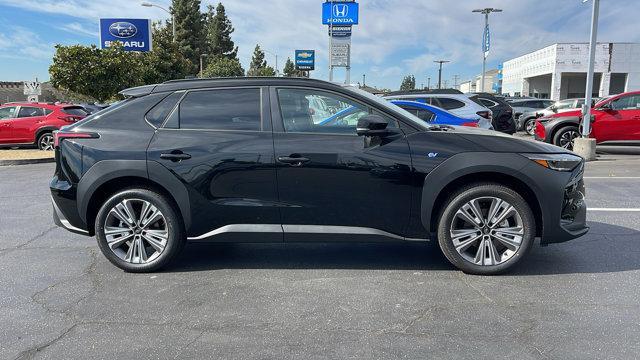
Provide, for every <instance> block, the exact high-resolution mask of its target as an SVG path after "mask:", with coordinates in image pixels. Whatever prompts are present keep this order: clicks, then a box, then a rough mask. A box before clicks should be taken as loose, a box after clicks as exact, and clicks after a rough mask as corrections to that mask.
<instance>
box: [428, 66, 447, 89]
mask: <svg viewBox="0 0 640 360" xmlns="http://www.w3.org/2000/svg"><path fill="white" fill-rule="evenodd" d="M433 62H434V63H438V64H440V68H439V69H438V89H441V88H442V64H444V63H448V62H449V60H434V61H433ZM429 79H431V78H429Z"/></svg>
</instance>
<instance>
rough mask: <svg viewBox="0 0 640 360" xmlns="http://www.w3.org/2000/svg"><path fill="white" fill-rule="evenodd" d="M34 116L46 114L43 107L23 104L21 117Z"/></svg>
mask: <svg viewBox="0 0 640 360" xmlns="http://www.w3.org/2000/svg"><path fill="white" fill-rule="evenodd" d="M32 116H44V111H42V109H41V108H37V107H33V106H21V107H20V111H18V117H19V118H25V117H32Z"/></svg>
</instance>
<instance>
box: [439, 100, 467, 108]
mask: <svg viewBox="0 0 640 360" xmlns="http://www.w3.org/2000/svg"><path fill="white" fill-rule="evenodd" d="M438 100H439V101H440V107H441V108H443V109H445V110H453V109H459V108H461V107H464V103H463V102H462V101H460V100H456V99H452V98H445V97H440V98H438Z"/></svg>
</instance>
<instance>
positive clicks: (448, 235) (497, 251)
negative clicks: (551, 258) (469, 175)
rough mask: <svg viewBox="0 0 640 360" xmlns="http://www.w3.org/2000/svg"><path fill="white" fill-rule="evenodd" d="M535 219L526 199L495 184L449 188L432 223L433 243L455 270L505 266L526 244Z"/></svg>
mask: <svg viewBox="0 0 640 360" xmlns="http://www.w3.org/2000/svg"><path fill="white" fill-rule="evenodd" d="M534 236H535V220H534V216H533V212H532V211H531V208H530V206H529V205H528V204H527V202H526V201H525V200H524V199H523V198H522V197H521V196H520V195H518V193H517V192H515V191H514V190H512V189H510V188H508V187H505V186H503V185H500V184H493V183H482V184H474V185H470V186H467V187H465V188H463V189H461V190H459V191H458V192H456V193H454V194H453V195H452V196H451V197H450V198H449V200H448V202H447V203H446V204H445V208H444V210H443V211H442V215H441V217H440V221H439V224H438V243H439V244H440V248H441V249H442V252H443V254H444V255H445V257H446V258H447V259H448V260H449V261H450V262H451V263H452V264H453V265H454V266H456V267H457V268H459V269H460V270H462V271H464V272H466V273H470V274H478V275H492V274H498V273H501V272H504V271H506V270H507V269H510V268H511V267H512V266H514V265H515V264H516V263H518V262H519V261H520V259H522V257H523V256H524V255H525V254H526V253H527V252H528V251H529V250H530V249H531V246H532V244H533V240H534Z"/></svg>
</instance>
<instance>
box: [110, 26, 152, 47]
mask: <svg viewBox="0 0 640 360" xmlns="http://www.w3.org/2000/svg"><path fill="white" fill-rule="evenodd" d="M151 41H152V39H151V21H149V19H100V48H102V49H106V48H108V47H111V45H112V44H113V43H115V42H120V43H122V45H123V46H124V50H125V51H151V49H152V45H151Z"/></svg>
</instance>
